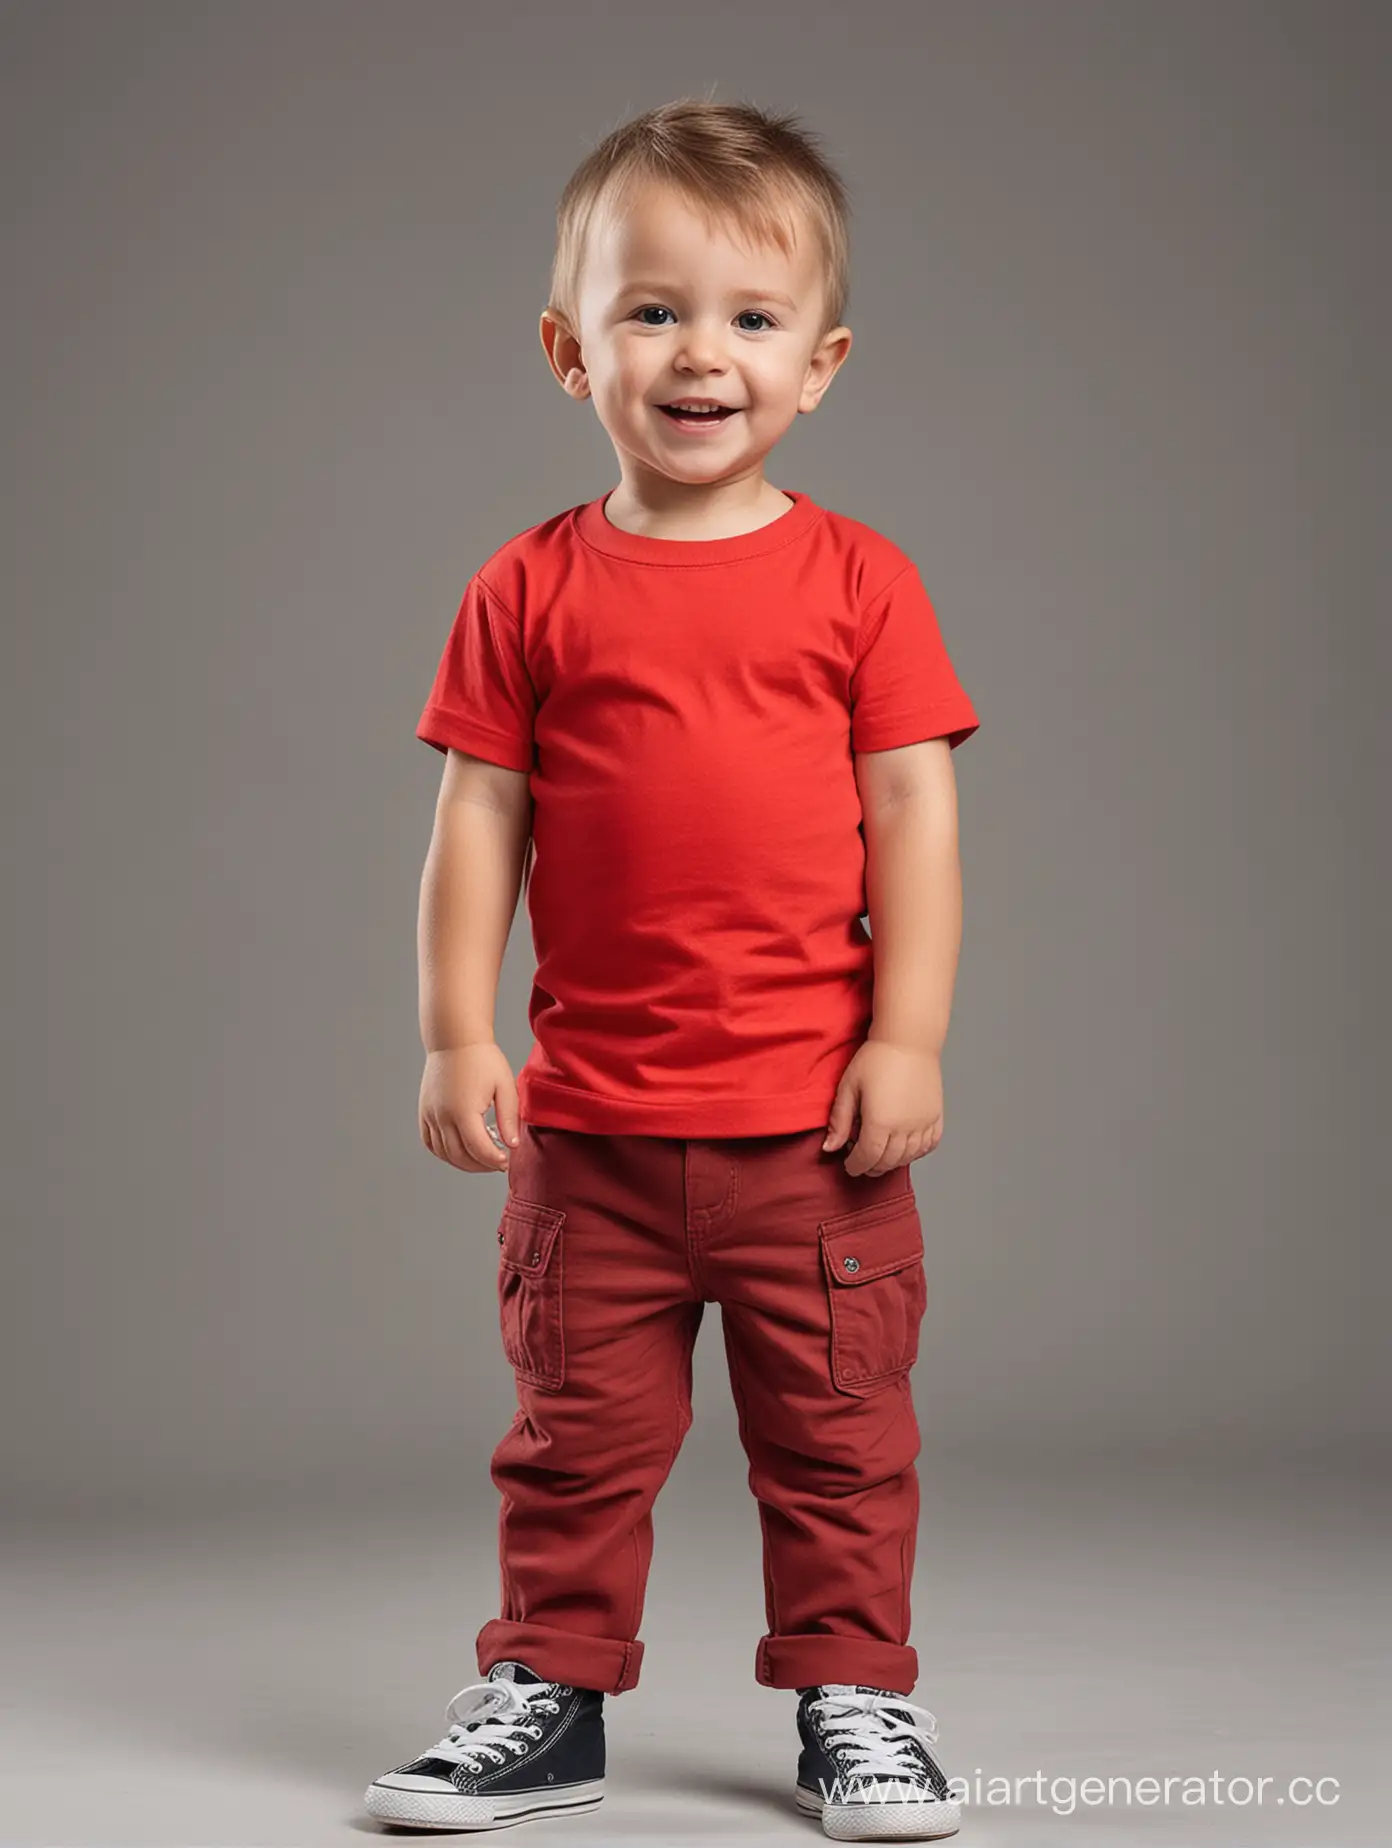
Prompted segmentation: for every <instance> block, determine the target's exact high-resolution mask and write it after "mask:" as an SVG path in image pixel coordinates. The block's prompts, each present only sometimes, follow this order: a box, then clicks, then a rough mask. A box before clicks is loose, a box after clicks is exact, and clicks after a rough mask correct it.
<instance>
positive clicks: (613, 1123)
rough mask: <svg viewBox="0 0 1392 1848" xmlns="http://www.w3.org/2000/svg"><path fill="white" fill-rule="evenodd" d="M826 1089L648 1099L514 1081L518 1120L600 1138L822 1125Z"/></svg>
mask: <svg viewBox="0 0 1392 1848" xmlns="http://www.w3.org/2000/svg"><path fill="white" fill-rule="evenodd" d="M835 1097H836V1087H835V1086H834V1085H833V1086H832V1088H831V1090H830V1092H825V1091H820V1092H807V1091H804V1092H798V1093H795V1094H793V1095H791V1096H790V1095H789V1094H788V1093H787V1092H786V1091H780V1092H776V1093H775V1094H774V1095H773V1096H771V1097H751V1096H749V1094H748V1093H747V1092H741V1093H740V1095H739V1096H737V1097H710V1098H696V1099H688V1100H687V1101H686V1102H682V1101H681V1100H680V1099H676V1098H669V1099H664V1100H663V1101H662V1102H661V1103H653V1102H651V1101H648V1100H643V1099H637V1098H629V1097H611V1096H605V1095H604V1094H603V1093H601V1092H599V1091H582V1090H580V1089H579V1088H578V1087H577V1086H575V1085H569V1084H561V1083H559V1082H558V1081H556V1080H555V1079H550V1078H535V1077H531V1076H529V1075H528V1074H527V1073H526V1072H525V1071H524V1072H522V1073H521V1074H520V1075H519V1077H518V1080H517V1102H518V1111H519V1114H520V1115H521V1117H522V1119H523V1121H524V1122H527V1123H535V1124H537V1125H538V1126H539V1127H542V1128H547V1127H551V1128H556V1129H577V1130H581V1131H587V1132H588V1133H589V1134H591V1135H604V1136H783V1135H792V1134H794V1133H796V1132H797V1131H798V1130H812V1129H825V1128H826V1126H827V1122H828V1120H829V1118H830V1116H831V1106H832V1104H833V1102H834V1101H835Z"/></svg>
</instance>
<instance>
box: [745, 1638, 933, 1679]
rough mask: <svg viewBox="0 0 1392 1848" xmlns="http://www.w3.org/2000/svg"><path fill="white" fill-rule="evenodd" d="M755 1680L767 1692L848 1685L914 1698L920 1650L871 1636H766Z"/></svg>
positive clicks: (757, 1656) (759, 1651)
mask: <svg viewBox="0 0 1392 1848" xmlns="http://www.w3.org/2000/svg"><path fill="white" fill-rule="evenodd" d="M754 1678H755V1680H757V1681H760V1682H762V1683H763V1685H764V1686H765V1687H766V1688H807V1687H812V1686H813V1685H814V1684H816V1683H818V1682H822V1681H844V1682H849V1683H851V1684H852V1685H855V1684H861V1685H863V1686H865V1687H868V1688H887V1689H888V1690H889V1692H890V1693H892V1694H912V1692H913V1690H914V1683H915V1682H916V1681H917V1680H918V1652H917V1651H916V1650H915V1649H914V1648H912V1646H911V1645H910V1644H908V1643H877V1642H876V1641H875V1640H874V1639H873V1638H872V1637H866V1636H827V1635H824V1634H818V1635H816V1636H765V1637H763V1638H761V1640H760V1643H759V1647H758V1649H757V1651H756V1652H755V1656H754Z"/></svg>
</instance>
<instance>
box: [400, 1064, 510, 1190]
mask: <svg viewBox="0 0 1392 1848" xmlns="http://www.w3.org/2000/svg"><path fill="white" fill-rule="evenodd" d="M490 1104H491V1105H492V1106H493V1114H494V1116H495V1117H496V1118H497V1119H498V1130H499V1131H501V1133H502V1135H503V1137H504V1138H505V1139H506V1140H505V1142H500V1141H499V1140H498V1136H497V1134H496V1133H495V1132H494V1130H493V1127H492V1125H491V1124H489V1123H485V1122H484V1120H483V1119H484V1113H485V1112H486V1111H487V1109H488V1106H489V1105H490ZM518 1129H519V1125H518V1115H517V1085H516V1082H515V1081H514V1079H513V1075H512V1067H511V1066H510V1065H509V1064H508V1062H507V1059H506V1057H505V1055H504V1053H503V1050H502V1048H501V1047H500V1046H499V1045H498V1044H497V1042H496V1041H495V1040H477V1041H475V1042H474V1043H473V1044H472V1045H468V1046H454V1047H451V1048H450V1049H449V1050H448V1051H444V1052H431V1053H428V1054H427V1055H426V1060H425V1075H424V1077H423V1078H422V1079H421V1090H420V1133H421V1141H422V1142H423V1143H424V1144H425V1146H426V1147H427V1148H428V1149H429V1150H430V1153H431V1154H432V1155H438V1156H439V1158H440V1160H441V1161H447V1162H449V1164H450V1166H451V1167H454V1168H462V1169H463V1170H464V1172H465V1173H466V1174H493V1173H496V1172H497V1171H498V1170H499V1169H500V1168H506V1167H507V1165H508V1157H507V1150H508V1148H509V1147H512V1148H515V1147H516V1146H517V1137H518Z"/></svg>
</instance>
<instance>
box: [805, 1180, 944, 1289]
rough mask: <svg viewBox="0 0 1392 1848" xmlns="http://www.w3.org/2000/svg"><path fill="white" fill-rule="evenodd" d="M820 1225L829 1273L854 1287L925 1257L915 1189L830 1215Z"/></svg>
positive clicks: (832, 1278)
mask: <svg viewBox="0 0 1392 1848" xmlns="http://www.w3.org/2000/svg"><path fill="white" fill-rule="evenodd" d="M818 1230H819V1231H820V1234H821V1241H822V1258H823V1261H824V1262H825V1265H826V1270H827V1275H828V1276H829V1277H830V1278H831V1280H832V1281H833V1282H834V1283H839V1284H844V1285H847V1286H851V1287H854V1286H855V1285H856V1284H861V1283H870V1282H872V1281H873V1280H874V1279H875V1278H876V1277H887V1276H888V1275H889V1274H890V1272H891V1271H897V1270H903V1269H904V1267H905V1265H908V1264H921V1263H922V1262H923V1226H922V1224H921V1222H920V1220H919V1216H918V1202H917V1201H916V1200H915V1198H914V1196H913V1194H912V1192H909V1193H904V1194H900V1195H898V1196H896V1198H895V1199H893V1200H877V1201H875V1202H874V1203H873V1205H870V1206H861V1207H857V1208H856V1209H855V1211H854V1212H850V1213H838V1214H837V1215H836V1217H835V1218H833V1219H824V1220H822V1222H821V1225H820V1226H819V1228H818Z"/></svg>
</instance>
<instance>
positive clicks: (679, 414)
mask: <svg viewBox="0 0 1392 1848" xmlns="http://www.w3.org/2000/svg"><path fill="white" fill-rule="evenodd" d="M657 408H658V410H660V411H661V412H663V414H664V415H665V416H667V417H670V418H671V419H672V421H673V422H674V423H723V422H724V420H725V418H727V417H733V416H734V414H735V413H734V410H733V408H732V407H730V406H729V405H722V406H720V407H718V408H713V409H710V410H705V411H682V410H678V409H677V407H676V406H675V405H672V404H659V405H658V407H657Z"/></svg>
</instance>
